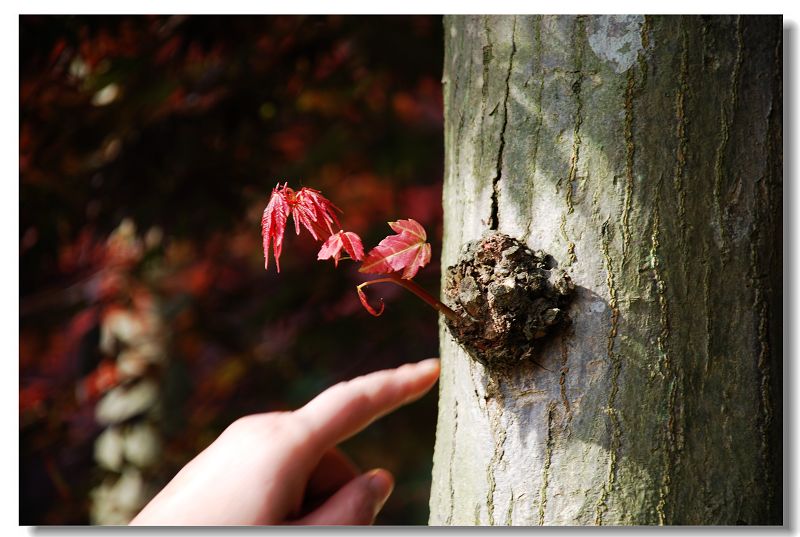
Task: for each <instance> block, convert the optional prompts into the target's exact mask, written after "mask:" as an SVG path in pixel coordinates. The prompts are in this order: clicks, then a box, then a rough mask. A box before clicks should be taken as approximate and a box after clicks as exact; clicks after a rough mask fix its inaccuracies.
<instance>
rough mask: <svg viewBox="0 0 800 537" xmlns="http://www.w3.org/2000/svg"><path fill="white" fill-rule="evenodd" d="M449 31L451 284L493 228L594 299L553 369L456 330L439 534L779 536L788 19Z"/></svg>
mask: <svg viewBox="0 0 800 537" xmlns="http://www.w3.org/2000/svg"><path fill="white" fill-rule="evenodd" d="M444 29H445V40H446V51H445V67H444V78H443V83H444V99H445V186H444V196H443V198H444V218H445V228H444V246H443V252H442V266H443V267H447V266H450V265H453V264H455V263H456V260H457V256H458V251H459V248H460V247H461V245H462V244H463V243H465V242H467V241H470V240H474V239H477V238H479V237H480V236H481V235H482V234H484V233H485V232H486V231H487V230H493V229H496V230H499V231H501V232H504V233H506V234H508V235H511V236H513V237H516V238H518V239H520V240H522V241H524V242H526V243H527V244H528V246H530V247H531V248H532V249H539V248H541V249H544V250H545V251H547V252H549V253H550V254H552V255H553V256H554V257H555V259H556V260H557V261H558V263H559V266H560V268H562V269H564V270H566V271H567V273H568V274H569V275H570V276H571V277H572V280H573V281H574V282H575V284H576V286H577V290H576V293H577V295H576V298H575V300H574V301H573V303H572V305H571V307H570V310H569V316H570V317H571V319H572V325H571V326H570V327H569V328H567V329H566V330H563V331H562V332H561V333H560V334H557V335H556V336H555V337H554V338H552V339H551V340H550V341H549V343H548V344H547V345H546V346H545V347H544V348H543V349H542V351H541V354H540V355H539V356H537V361H538V362H539V363H540V364H541V365H542V366H543V368H542V367H538V366H536V365H535V364H533V363H522V364H520V366H519V367H518V368H516V370H515V371H514V372H512V373H511V374H507V375H498V374H493V373H490V372H488V371H487V370H485V369H484V367H483V366H482V365H480V364H479V363H477V362H475V361H474V360H472V359H471V358H470V357H469V356H468V355H467V354H466V353H465V352H464V351H463V350H462V348H461V347H459V345H458V343H457V342H456V341H455V340H454V339H453V338H452V336H451V335H450V332H449V331H448V330H447V329H446V328H445V327H444V325H443V324H442V325H441V357H442V376H441V381H440V403H439V405H440V406H439V421H438V427H437V433H436V450H435V455H434V469H433V486H432V494H431V501H430V507H431V516H430V523H431V524H458V525H472V524H482V525H489V524H515V525H516V524H525V525H531V524H740V523H746V524H780V523H781V522H782V493H781V490H782V478H781V476H782V446H781V440H782V431H781V429H782V413H781V400H782V399H781V384H782V366H781V356H782V342H781V339H782V309H781V299H782V279H781V267H782V247H781V244H782V218H781V209H782V21H781V18H780V17H756V16H742V17H716V16H714V17H695V16H690V17H661V16H658V17H650V16H648V17H641V16H626V17H571V16H558V17H535V16H533V17H528V16H525V17H523V16H516V17H511V16H509V17H446V18H445V21H444ZM544 368H546V369H544Z"/></svg>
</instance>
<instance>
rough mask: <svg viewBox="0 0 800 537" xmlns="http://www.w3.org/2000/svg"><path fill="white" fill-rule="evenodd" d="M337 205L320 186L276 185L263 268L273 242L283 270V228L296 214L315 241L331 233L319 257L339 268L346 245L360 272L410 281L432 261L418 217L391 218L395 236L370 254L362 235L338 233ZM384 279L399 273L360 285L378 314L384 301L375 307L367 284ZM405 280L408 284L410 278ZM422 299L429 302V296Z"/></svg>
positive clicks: (265, 224) (266, 222)
mask: <svg viewBox="0 0 800 537" xmlns="http://www.w3.org/2000/svg"><path fill="white" fill-rule="evenodd" d="M334 210H339V209H338V208H337V207H336V206H335V205H334V204H333V203H331V202H330V201H329V200H328V199H327V198H325V196H323V195H322V193H321V192H320V191H319V190H314V189H312V188H305V187H303V188H301V189H300V190H299V191H297V192H295V191H294V190H293V189H291V188H289V187H288V186H287V184H286V183H284V184H283V186H281V185H280V184H279V185H276V186H275V188H274V189H272V196H271V197H270V199H269V203H268V204H267V207H266V209H264V215H263V216H262V218H261V235H262V240H263V243H264V244H263V246H264V268H265V269H266V268H268V264H269V247H270V244H272V252H273V255H274V256H275V264H276V266H277V269H278V272H280V265H279V259H280V256H281V248H282V247H283V233H284V231H285V229H286V222H287V220H288V218H289V215H290V214H291V215H292V218H293V219H294V228H295V231H296V233H297V234H298V235H299V234H300V226H301V225H302V226H303V227H304V228H305V229H306V230H308V232H309V233H310V234H311V236H312V237H314V239H316V240H322V238H323V237H325V236H327V239H326V240H325V242H324V243H323V244H322V247H321V248H320V250H319V253H318V254H317V259H319V260H324V259H331V258H333V262H334V265H335V266H337V267H338V266H339V260H340V259H341V258H342V250H344V251H345V252H346V253H347V254H348V255H349V256H350V258H351V259H353V260H354V261H362V260H363V264H362V265H361V268H360V269H359V272H365V273H369V274H393V273H395V272H399V271H403V274H402V276H400V278H402V279H404V280H410V279H411V278H413V277H414V276H416V274H417V272H418V271H419V269H421V268H422V267H424V266H425V265H427V264H428V263H429V262H430V260H431V245H430V244H428V243H427V242H426V241H427V234H426V233H425V228H423V227H422V225H420V223H419V222H417V221H416V220H413V219H411V218H408V219H405V220H397V221H396V222H389V226H390V227H391V228H392V230H393V231H394V232H395V235H389V236H388V237H386V238H385V239H383V240H382V241H381V242H380V243H379V244H378V246H376V247H375V248H373V249H372V250H371V251H370V252H369V254H367V256H366V258H365V257H364V246H363V245H362V243H361V238H360V237H359V236H358V235H357V234H355V233H353V232H352V231H344V230H339V231H338V232H337V233H334V232H333V228H332V226H331V224H336V226H337V227H338V225H339V221H338V220H337V218H336V214H335V212H334ZM383 281H393V282H394V283H398V282H400V280H399V279H398V278H397V276H396V275H392V276H390V277H389V278H384V279H379V280H372V281H370V282H364V283H362V284H361V285H359V286H358V287H357V288H356V289H357V291H358V298H359V299H360V300H361V304H363V305H364V308H366V310H367V311H368V312H369V313H371V314H372V315H375V316H376V317H377V316H379V315H380V314H381V313H383V308H384V305H383V300H381V305H380V309H379V310H375V309H374V308H373V307H372V306H370V305H369V303H368V302H367V297H366V294H364V291H363V290H362V287H365V286H367V285H370V284H372V283H379V282H383ZM400 285H402V286H404V287H407V288H408V286H409V285H411V283H408V284H400ZM412 291H413V292H415V293H416V294H418V295H420V291H418V290H414V289H413V288H412ZM423 294H424V292H423ZM420 296H421V295H420ZM423 299H424V300H426V301H427V299H426V298H423ZM433 300H435V299H433ZM429 303H430V302H429ZM434 307H435V306H434Z"/></svg>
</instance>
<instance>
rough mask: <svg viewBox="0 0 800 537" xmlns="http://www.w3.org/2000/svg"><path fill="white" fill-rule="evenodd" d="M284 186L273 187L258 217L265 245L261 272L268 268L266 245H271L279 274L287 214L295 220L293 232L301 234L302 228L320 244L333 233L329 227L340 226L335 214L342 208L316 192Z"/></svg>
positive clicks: (310, 189) (267, 248)
mask: <svg viewBox="0 0 800 537" xmlns="http://www.w3.org/2000/svg"><path fill="white" fill-rule="evenodd" d="M286 185H287V183H283V186H281V185H280V184H278V185H275V188H273V189H272V195H271V196H270V198H269V203H267V207H266V208H265V209H264V214H263V215H262V216H261V238H262V241H263V246H264V269H268V268H269V245H270V241H274V242H273V246H272V253H273V255H274V256H275V266H276V268H277V270H278V272H280V271H281V265H280V257H281V249H282V248H283V232H284V231H285V230H286V221H287V219H288V217H289V215H290V214H291V215H292V218H293V219H294V231H295V233H296V234H297V235H300V226H301V225H302V226H303V227H304V228H306V230H308V232H309V233H310V234H311V236H312V237H314V240H317V241H320V240H323V239H325V238H327V237H328V236H329V235H331V234H333V228H332V227H331V224H335V225H336V227H337V228H338V227H340V226H339V220H338V218H336V213H335V212H334V211H339V212H342V210H341V209H339V208H338V207H336V206H335V205H334V204H333V203H331V202H330V201H329V200H328V199H326V198H325V196H323V195H322V193H321V192H320V191H319V190H314V189H313V188H307V187H303V188H301V189H300V190H298V191H295V190H293V189H291V188H289V187H288V186H286Z"/></svg>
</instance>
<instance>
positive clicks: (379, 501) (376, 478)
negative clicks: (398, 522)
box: [367, 469, 394, 515]
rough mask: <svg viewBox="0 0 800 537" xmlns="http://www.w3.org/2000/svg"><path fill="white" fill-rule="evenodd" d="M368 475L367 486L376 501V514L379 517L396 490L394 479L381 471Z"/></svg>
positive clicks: (374, 471) (371, 472)
mask: <svg viewBox="0 0 800 537" xmlns="http://www.w3.org/2000/svg"><path fill="white" fill-rule="evenodd" d="M367 475H369V481H368V482H367V486H368V487H369V490H370V492H371V493H372V496H373V498H374V499H375V514H376V515H377V514H378V511H380V510H381V508H382V507H383V504H385V503H386V500H388V499H389V495H390V494H391V493H392V490H394V479H393V478H392V474H390V473H389V472H387V471H386V470H380V469H378V470H372V471H370V472H368V474H367Z"/></svg>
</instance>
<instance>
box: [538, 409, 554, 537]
mask: <svg viewBox="0 0 800 537" xmlns="http://www.w3.org/2000/svg"><path fill="white" fill-rule="evenodd" d="M555 409H556V404H555V403H554V402H553V401H550V404H549V405H548V406H547V441H546V443H545V453H544V465H543V466H542V488H541V492H540V493H539V525H540V526H544V512H545V509H547V487H548V485H549V483H550V464H551V462H552V459H553V443H554V441H553V413H554V412H555Z"/></svg>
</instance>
